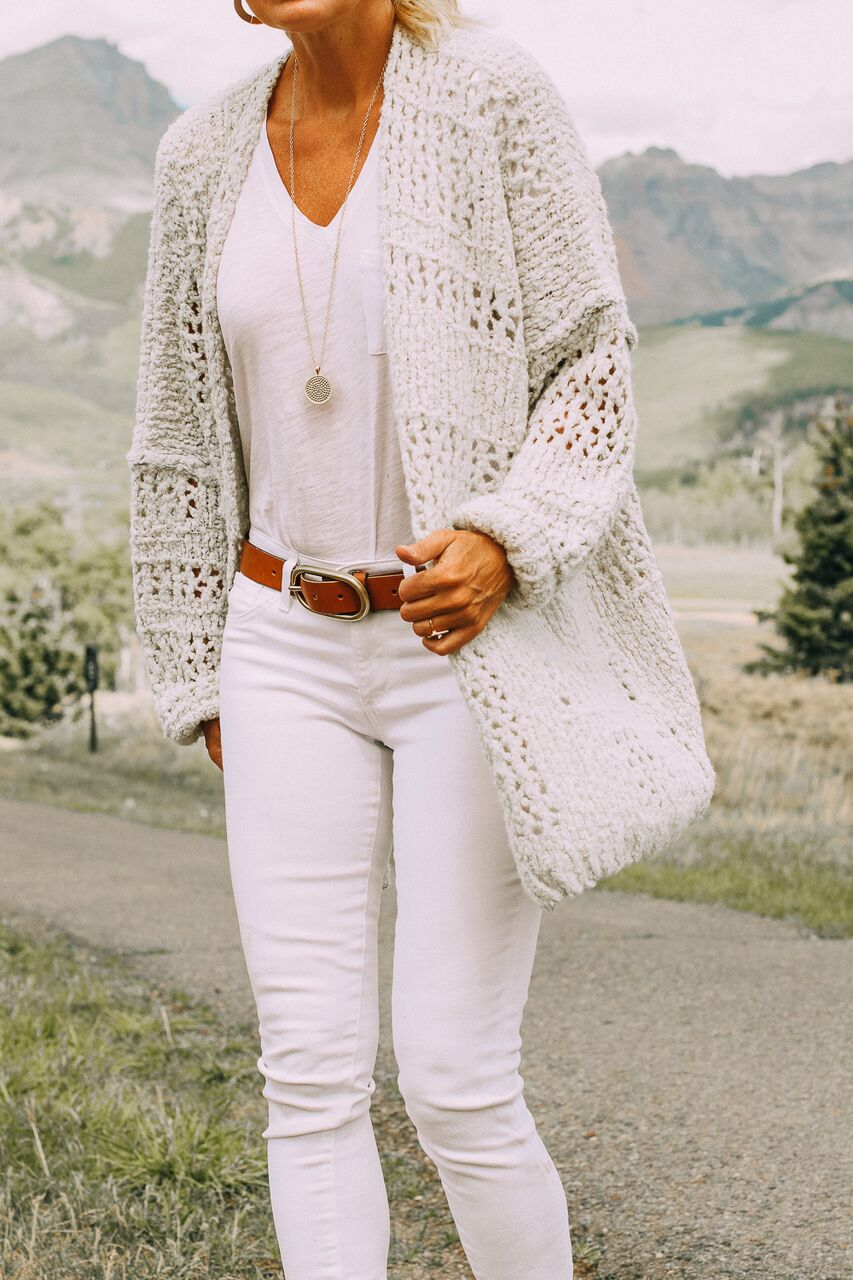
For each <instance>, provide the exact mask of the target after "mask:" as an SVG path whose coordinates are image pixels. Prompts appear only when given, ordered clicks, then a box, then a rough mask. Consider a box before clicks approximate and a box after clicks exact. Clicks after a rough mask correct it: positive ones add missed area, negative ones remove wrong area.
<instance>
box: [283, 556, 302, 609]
mask: <svg viewBox="0 0 853 1280" xmlns="http://www.w3.org/2000/svg"><path fill="white" fill-rule="evenodd" d="M298 563H299V556H288V557H287V559H286V560H285V561H284V563H283V564H282V567H281V590H280V591H279V601H278V607H279V609H281V611H282V613H290V610H291V609H292V608H293V593H292V591H291V590H290V572H291V570H292V569H293V566H294V565H296V564H298Z"/></svg>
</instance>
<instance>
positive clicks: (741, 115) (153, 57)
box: [0, 0, 853, 176]
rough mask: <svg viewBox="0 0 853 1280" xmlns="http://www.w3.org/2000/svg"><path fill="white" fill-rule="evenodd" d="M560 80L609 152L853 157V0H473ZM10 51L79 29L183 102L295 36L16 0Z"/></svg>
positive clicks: (151, 10) (206, 6)
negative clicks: (135, 63) (651, 149)
mask: <svg viewBox="0 0 853 1280" xmlns="http://www.w3.org/2000/svg"><path fill="white" fill-rule="evenodd" d="M463 8H465V9H466V11H467V12H470V13H476V14H481V15H485V16H488V17H489V18H491V19H492V20H493V24H494V27H495V29H496V30H498V31H502V32H505V33H506V34H507V35H510V36H512V37H514V38H515V39H516V40H518V41H519V42H521V43H522V44H524V45H525V46H526V47H527V48H528V49H530V51H531V52H532V53H534V54H535V55H536V57H538V58H539V60H540V61H541V62H542V63H543V64H544V65H545V66H546V67H547V68H548V70H549V71H550V72H551V74H552V75H553V77H554V79H555V80H556V82H557V84H558V85H559V86H560V89H561V90H562V92H563V94H564V96H565V98H566V101H567V103H568V105H569V108H570V110H571V112H572V114H573V116H574V118H575V121H576V123H577V125H578V128H579V129H580V131H581V133H582V135H583V137H584V140H585V142H586V144H587V147H588V149H589V152H590V155H591V156H592V159H593V162H594V163H595V164H596V165H597V164H600V163H601V161H602V160H605V159H607V158H608V157H609V156H612V155H618V154H621V153H622V152H624V151H634V152H638V151H642V150H643V149H644V148H645V147H647V146H650V145H652V144H654V145H656V146H667V147H674V148H675V149H676V151H678V153H679V154H680V155H681V156H682V157H683V158H684V159H685V160H690V161H695V162H698V163H703V164H711V165H713V166H714V167H715V168H716V169H718V170H719V171H720V172H721V173H724V174H726V175H727V176H731V175H733V174H747V173H786V172H789V171H791V170H792V169H800V168H805V167H806V166H808V165H810V164H814V163H816V162H818V161H821V160H849V159H851V158H853V75H851V63H853V56H851V10H850V0H608V2H607V3H606V4H605V3H602V2H601V0H463ZM5 10H6V11H5V12H4V15H3V23H2V26H0V56H3V55H5V54H8V53H17V52H20V51H22V50H24V49H29V48H32V47H33V46H35V45H38V44H42V43H44V42H46V41H48V40H52V39H54V38H55V37H56V36H60V35H65V34H67V33H69V32H73V33H76V34H78V35H81V36H104V37H106V38H107V39H109V40H112V41H114V42H115V43H116V44H117V45H118V46H119V48H120V49H121V50H122V52H123V53H125V54H127V55H128V56H129V57H131V58H138V59H140V60H141V61H142V62H144V63H145V65H146V67H147V68H148V70H149V71H150V73H151V74H152V75H153V76H155V77H156V78H157V79H158V80H162V81H163V82H164V83H165V84H166V85H168V87H169V89H170V90H171V92H172V95H173V96H174V98H175V99H176V101H177V102H178V103H179V104H180V105H181V106H187V105H189V103H191V102H194V101H196V100H198V99H199V98H203V97H205V96H206V95H207V94H209V93H213V92H215V91H217V90H218V89H220V88H222V87H224V86H225V85H226V84H228V83H229V81H231V80H232V79H236V78H237V77H238V76H240V75H242V74H243V73H244V72H246V71H249V70H251V69H252V68H253V67H256V66H259V65H260V64H261V63H263V62H266V61H267V60H268V59H269V58H272V57H274V56H275V55H276V53H277V52H278V51H279V50H280V49H281V48H283V47H284V45H285V43H286V37H285V36H284V35H283V34H281V33H278V32H272V31H269V30H267V29H259V28H254V27H250V26H249V25H248V24H246V23H243V22H241V21H240V20H239V18H238V17H237V16H236V14H235V13H234V10H233V7H232V0H146V2H145V3H143V4H136V5H127V4H116V0H86V3H85V4H81V3H80V0H40V2H39V3H38V4H37V5H24V4H16V5H14V6H13V5H12V4H11V3H9V4H7V5H6V6H5Z"/></svg>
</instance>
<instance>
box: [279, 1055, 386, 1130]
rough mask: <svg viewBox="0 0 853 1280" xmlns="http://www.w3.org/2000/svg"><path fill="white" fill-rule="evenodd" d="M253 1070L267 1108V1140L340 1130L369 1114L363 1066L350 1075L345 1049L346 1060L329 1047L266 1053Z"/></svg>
mask: <svg viewBox="0 0 853 1280" xmlns="http://www.w3.org/2000/svg"><path fill="white" fill-rule="evenodd" d="M257 1065H258V1070H259V1071H260V1073H261V1075H262V1076H263V1079H264V1084H263V1090H262V1092H263V1096H264V1097H265V1098H266V1099H267V1103H268V1106H269V1123H268V1126H267V1129H266V1130H265V1132H264V1137H268V1138H270V1137H276V1138H279V1137H297V1136H300V1135H302V1134H307V1133H320V1132H322V1131H324V1130H331V1129H337V1128H340V1127H341V1126H342V1125H345V1124H347V1123H349V1121H351V1120H354V1119H356V1118H357V1117H358V1116H360V1115H362V1114H363V1113H364V1112H365V1111H367V1110H368V1109H369V1107H370V1104H371V1100H372V1097H373V1094H374V1091H375V1089H376V1082H375V1080H374V1078H373V1074H372V1070H371V1067H370V1064H369V1063H368V1062H367V1061H365V1062H364V1063H363V1064H361V1065H359V1064H358V1063H357V1064H356V1069H355V1070H353V1063H352V1051H351V1049H350V1052H349V1054H347V1055H342V1054H339V1053H335V1052H334V1049H333V1047H332V1046H329V1047H328V1051H326V1052H320V1053H318V1052H310V1051H307V1050H306V1049H304V1048H302V1049H299V1050H292V1049H291V1050H287V1051H280V1052H275V1051H271V1050H267V1051H265V1052H263V1053H262V1054H261V1056H260V1057H259V1058H258V1064H257Z"/></svg>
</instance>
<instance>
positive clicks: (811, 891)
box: [603, 620, 853, 938]
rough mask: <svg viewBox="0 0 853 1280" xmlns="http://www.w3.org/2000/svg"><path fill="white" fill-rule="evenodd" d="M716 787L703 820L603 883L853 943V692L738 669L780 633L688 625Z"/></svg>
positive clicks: (685, 632)
mask: <svg viewBox="0 0 853 1280" xmlns="http://www.w3.org/2000/svg"><path fill="white" fill-rule="evenodd" d="M680 632H681V636H682V641H683V643H684V646H685V651H686V653H687V658H688V662H689V663H690V665H691V670H693V671H694V674H695V678H696V682H697V686H698V689H699V693H700V699H701V703H702V718H703V725H704V729H705V739H706V742H707V744H708V753H709V755H710V757H711V760H712V762H713V764H714V767H715V769H716V771H717V789H716V792H715V795H714V798H713V801H712V804H711V808H710V810H709V812H708V814H707V815H706V816H705V818H703V819H702V821H701V822H698V823H696V824H694V826H693V827H692V828H690V829H689V830H688V831H687V832H686V833H685V836H684V837H683V838H682V839H681V840H679V841H677V842H676V843H675V844H674V845H673V846H672V847H671V848H670V849H668V850H664V851H662V852H661V853H660V854H658V855H657V856H656V857H653V858H645V859H643V860H642V861H640V862H638V863H635V864H634V865H633V866H631V867H626V868H625V869H624V870H622V871H620V872H618V874H617V875H615V876H612V877H610V879H609V880H607V881H606V882H604V883H603V887H605V888H613V889H624V890H628V891H641V892H644V893H650V894H653V895H654V896H656V897H665V898H672V899H676V900H690V901H693V902H712V903H720V904H722V905H724V906H730V907H735V908H737V909H738V910H743V911H753V912H756V913H757V914H759V915H766V916H771V917H775V918H777V919H789V920H792V921H794V922H795V923H797V924H799V925H801V926H802V927H803V928H805V929H809V930H812V931H814V932H815V933H816V934H818V935H819V936H821V937H827V938H835V937H850V936H853V857H851V855H853V839H851V835H853V686H850V685H835V684H831V683H830V682H828V681H826V680H822V679H814V680H811V679H806V678H802V677H799V676H794V675H784V676H783V675H773V676H767V677H762V676H754V675H746V674H744V673H743V672H741V671H740V670H739V666H740V664H741V663H742V662H743V661H744V660H745V659H746V658H748V657H751V656H752V655H753V653H754V652H755V651H756V645H757V641H758V639H759V638H763V639H767V638H770V636H771V630H770V628H769V627H765V626H761V627H759V626H756V627H752V628H741V627H727V626H723V625H717V626H713V625H708V624H703V623H699V622H692V621H690V620H687V621H685V622H683V623H682V624H681V627H680Z"/></svg>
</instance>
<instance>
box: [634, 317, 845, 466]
mask: <svg viewBox="0 0 853 1280" xmlns="http://www.w3.org/2000/svg"><path fill="white" fill-rule="evenodd" d="M632 371H633V385H634V391H635V395H636V401H637V412H638V418H639V423H640V427H639V432H638V435H637V456H636V472H637V476H638V478H639V479H642V477H643V476H644V475H646V474H648V473H655V472H658V471H660V470H662V469H663V470H667V471H669V470H671V469H674V468H678V467H681V466H684V465H686V464H688V463H692V462H704V461H708V460H710V459H711V458H712V457H713V455H714V452H715V450H716V448H717V446H718V442H719V440H720V438H721V436H722V437H725V436H726V435H727V434H728V433H729V431H730V429H731V426H732V424H733V422H734V421H735V418H736V415H737V412H738V410H739V409H740V407H741V406H742V405H744V404H746V403H748V402H749V400H750V399H751V398H752V397H754V396H765V395H769V396H771V397H772V396H777V395H778V396H782V397H784V396H787V395H791V394H794V393H796V392H798V391H803V392H804V393H806V392H808V391H809V390H811V389H812V388H814V387H820V386H834V385H836V384H837V385H840V386H847V387H850V385H851V374H850V343H849V342H846V341H844V340H843V339H841V338H830V337H827V336H825V335H823V334H807V333H783V332H779V333H774V332H771V331H769V330H759V329H750V328H746V327H743V326H741V325H731V326H724V327H721V328H703V327H701V326H698V325H696V326H684V327H682V326H679V325H649V326H643V329H642V332H641V334H640V342H639V344H638V346H637V349H636V352H635V353H634V354H633V357H632ZM709 388H710V389H712V395H711V396H709ZM641 488H642V485H641Z"/></svg>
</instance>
